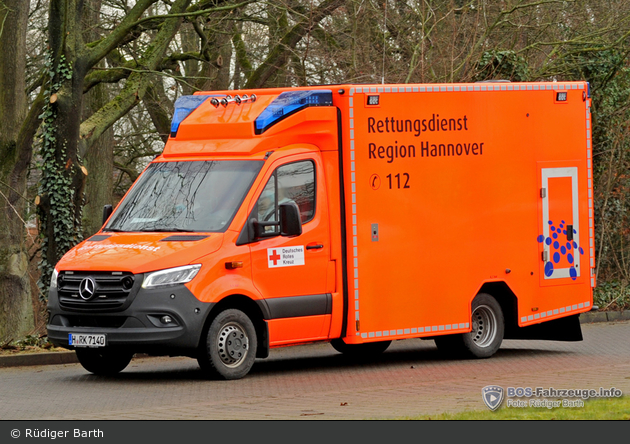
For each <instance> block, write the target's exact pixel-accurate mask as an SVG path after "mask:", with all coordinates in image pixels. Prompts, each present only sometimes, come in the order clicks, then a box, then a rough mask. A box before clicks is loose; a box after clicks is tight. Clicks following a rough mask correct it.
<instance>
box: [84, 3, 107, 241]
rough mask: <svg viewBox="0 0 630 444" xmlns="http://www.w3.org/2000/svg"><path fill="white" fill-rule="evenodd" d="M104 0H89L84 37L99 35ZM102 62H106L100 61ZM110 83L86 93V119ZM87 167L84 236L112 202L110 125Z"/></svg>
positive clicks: (98, 105) (94, 228)
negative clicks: (105, 207)
mask: <svg viewBox="0 0 630 444" xmlns="http://www.w3.org/2000/svg"><path fill="white" fill-rule="evenodd" d="M101 3H102V0H88V1H87V2H86V13H85V18H84V21H83V26H84V33H83V35H84V40H85V41H96V40H98V39H99V38H100V37H101V36H100V32H99V30H98V24H99V19H100V11H101ZM101 64H102V65H104V64H103V63H102V62H101ZM109 100H110V98H109V94H108V85H107V84H104V83H99V84H98V85H96V86H95V87H94V88H92V89H91V90H90V91H89V92H88V93H87V94H85V96H84V101H85V105H86V106H85V107H84V110H83V120H85V119H87V118H88V117H90V116H91V115H92V114H94V113H95V112H96V111H98V110H99V109H100V108H101V107H102V106H103V105H105V104H106V103H107V102H109ZM84 161H85V167H86V168H87V171H88V175H87V178H86V182H85V206H84V207H83V237H84V238H88V237H89V236H91V235H93V234H94V233H96V232H97V231H98V230H100V229H101V226H102V225H103V206H104V205H107V204H112V203H113V202H112V186H113V169H114V130H113V128H109V129H107V130H106V131H105V132H104V133H103V134H102V135H101V136H100V137H99V138H98V139H97V140H96V141H95V142H94V146H93V148H92V151H91V152H90V155H89V156H86V157H85V159H84Z"/></svg>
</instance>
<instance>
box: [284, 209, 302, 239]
mask: <svg viewBox="0 0 630 444" xmlns="http://www.w3.org/2000/svg"><path fill="white" fill-rule="evenodd" d="M300 234H302V220H301V219H300V209H299V208H298V206H297V205H296V203H295V202H288V203H283V204H280V235H281V236H299V235H300Z"/></svg>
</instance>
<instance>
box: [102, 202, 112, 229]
mask: <svg viewBox="0 0 630 444" xmlns="http://www.w3.org/2000/svg"><path fill="white" fill-rule="evenodd" d="M113 211H114V207H112V206H111V205H105V206H104V207H103V225H105V222H107V219H109V216H111V215H112V212H113Z"/></svg>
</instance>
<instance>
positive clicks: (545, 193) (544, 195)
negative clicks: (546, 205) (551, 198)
mask: <svg viewBox="0 0 630 444" xmlns="http://www.w3.org/2000/svg"><path fill="white" fill-rule="evenodd" d="M540 197H542V198H543V199H544V198H545V197H547V188H541V189H540Z"/></svg>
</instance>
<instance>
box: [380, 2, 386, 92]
mask: <svg viewBox="0 0 630 444" xmlns="http://www.w3.org/2000/svg"><path fill="white" fill-rule="evenodd" d="M384 3H385V17H384V18H383V73H382V74H381V83H382V84H383V85H384V84H385V33H386V32H387V0H385V2H384Z"/></svg>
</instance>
